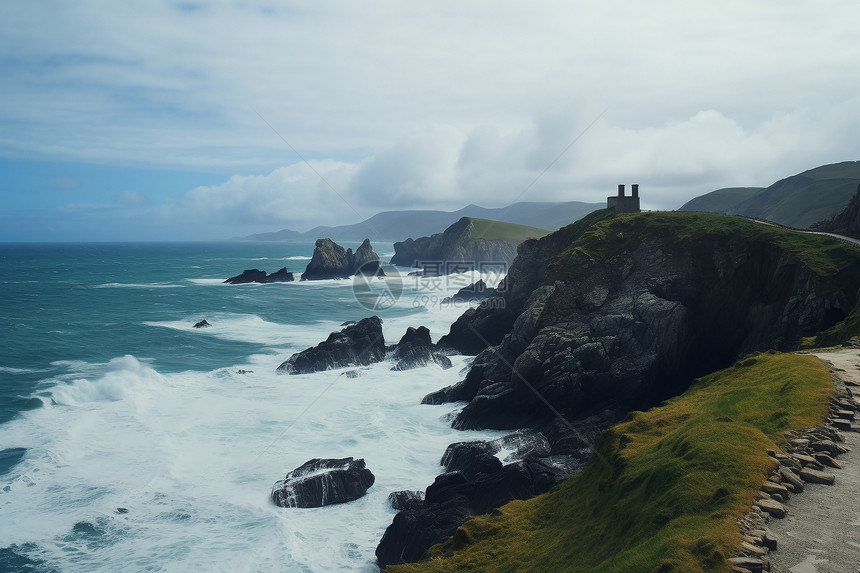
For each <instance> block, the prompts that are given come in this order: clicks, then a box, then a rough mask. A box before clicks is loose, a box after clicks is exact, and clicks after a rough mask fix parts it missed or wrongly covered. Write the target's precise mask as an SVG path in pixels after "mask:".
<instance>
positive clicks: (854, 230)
mask: <svg viewBox="0 0 860 573" xmlns="http://www.w3.org/2000/svg"><path fill="white" fill-rule="evenodd" d="M810 229H813V230H815V231H822V232H825V233H835V234H837V235H846V236H848V237H854V238H855V239H860V185H858V186H857V192H856V193H855V194H854V197H852V198H851V201H849V202H848V205H846V206H845V209H843V210H842V211H841V212H840V213H837V214H836V215H834V216H832V217H831V218H829V219H825V220H824V221H820V222H818V223H815V224H813V225H811V226H810Z"/></svg>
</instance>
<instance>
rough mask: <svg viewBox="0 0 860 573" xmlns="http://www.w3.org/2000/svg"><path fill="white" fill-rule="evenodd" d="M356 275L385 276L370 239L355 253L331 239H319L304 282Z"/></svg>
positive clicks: (303, 275) (303, 276)
mask: <svg viewBox="0 0 860 573" xmlns="http://www.w3.org/2000/svg"><path fill="white" fill-rule="evenodd" d="M355 274H364V275H376V276H384V275H385V273H384V272H383V271H382V269H381V268H379V255H377V254H376V253H375V252H373V247H372V246H371V245H370V239H365V240H364V242H362V243H361V246H360V247H358V249H356V251H355V252H354V253H353V252H352V249H346V250H344V248H343V247H341V246H340V245H338V244H337V243H335V242H334V241H332V240H331V239H317V242H316V245H315V248H314V254H313V257H311V261H310V262H309V263H308V266H307V268H305V272H304V273H302V280H303V281H307V280H323V279H346V278H349V277H351V276H353V275H355Z"/></svg>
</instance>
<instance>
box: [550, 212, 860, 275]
mask: <svg viewBox="0 0 860 573" xmlns="http://www.w3.org/2000/svg"><path fill="white" fill-rule="evenodd" d="M600 213H606V211H605V210H604V211H598V212H595V214H600ZM592 221H593V223H592V224H591V225H590V228H588V229H587V230H586V231H585V232H583V233H582V234H581V236H579V237H578V238H577V239H575V240H573V241H572V242H571V244H570V245H569V246H568V247H567V248H566V249H565V250H564V251H562V253H561V254H560V255H559V256H558V257H556V259H555V261H553V262H552V263H550V266H549V271H550V272H549V273H548V280H556V279H571V278H574V277H575V276H576V274H578V273H579V272H581V270H579V268H578V267H575V266H571V265H569V264H568V261H569V259H570V256H571V255H572V254H573V251H574V250H576V251H579V252H580V253H582V254H584V255H586V256H588V257H590V258H591V259H593V260H595V261H604V260H606V259H610V258H612V257H614V256H616V255H618V254H620V253H622V252H624V251H628V250H632V249H634V248H636V247H637V246H638V244H639V243H640V242H641V241H642V240H643V239H644V238H646V237H649V236H650V237H656V238H659V239H662V240H663V241H664V243H665V244H666V245H667V246H668V247H669V248H670V249H679V250H681V249H683V250H689V251H691V252H693V253H697V252H699V251H701V255H702V256H712V249H713V248H715V247H721V248H725V249H728V248H730V247H731V246H732V245H740V244H745V243H750V242H755V243H770V244H774V245H778V246H779V247H782V248H784V249H786V250H787V251H790V252H791V253H793V254H794V255H795V256H796V257H797V258H799V259H800V260H801V261H803V262H804V263H805V264H806V265H807V266H808V267H809V268H810V269H812V270H813V271H814V272H816V273H817V274H819V275H820V276H824V277H832V278H833V279H834V280H835V281H836V282H837V284H839V285H840V286H844V287H846V288H849V287H850V286H851V285H860V249H856V248H854V247H851V246H848V245H845V244H844V243H841V242H839V241H837V240H835V239H832V238H829V237H825V236H821V235H812V234H806V233H798V232H796V231H791V230H788V229H783V228H780V227H776V226H772V225H764V224H761V223H756V222H754V221H749V220H746V219H743V218H741V217H728V216H724V215H714V214H710V213H688V212H674V213H631V214H621V215H616V216H614V217H612V216H610V217H606V218H603V219H602V220H600V219H598V220H596V221H594V219H592ZM583 222H586V221H585V219H583ZM571 227H573V226H571ZM562 231H564V229H563V230H562ZM855 288H856V287H855Z"/></svg>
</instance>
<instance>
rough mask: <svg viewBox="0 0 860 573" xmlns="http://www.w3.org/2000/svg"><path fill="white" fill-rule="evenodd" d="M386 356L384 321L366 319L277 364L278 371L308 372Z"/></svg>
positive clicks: (380, 359) (365, 363) (376, 360)
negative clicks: (383, 331)
mask: <svg viewBox="0 0 860 573" xmlns="http://www.w3.org/2000/svg"><path fill="white" fill-rule="evenodd" d="M384 359H385V339H384V338H383V336H382V320H380V318H379V317H378V316H371V317H370V318H364V319H362V320H360V321H359V322H358V323H356V324H353V325H351V326H347V327H346V328H344V329H343V330H341V331H340V332H332V333H331V334H330V335H329V337H328V339H326V340H325V341H324V342H320V343H319V344H318V345H316V346H314V347H312V348H308V349H306V350H303V351H301V352H298V353H296V354H293V355H292V356H291V357H290V358H289V359H288V360H287V361H285V362H284V363H282V364H281V365H280V366H278V372H280V373H288V374H307V373H310V372H318V371H321V370H330V369H332V368H343V367H346V366H367V365H368V364H372V363H374V362H380V361H382V360H384Z"/></svg>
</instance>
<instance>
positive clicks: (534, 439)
mask: <svg viewBox="0 0 860 573" xmlns="http://www.w3.org/2000/svg"><path fill="white" fill-rule="evenodd" d="M490 444H491V445H492V446H493V447H494V448H495V449H496V452H495V453H496V454H497V455H499V456H500V457H501V460H502V461H503V462H505V463H509V462H513V461H515V460H531V459H536V458H545V457H546V456H549V455H550V452H551V451H552V448H551V446H550V444H549V440H547V439H546V436H544V435H543V434H542V433H540V432H538V431H535V430H532V429H528V428H526V429H524V430H517V431H516V432H513V433H510V434H507V435H505V436H502V437H501V438H497V439H495V440H492V441H491V442H490Z"/></svg>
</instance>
